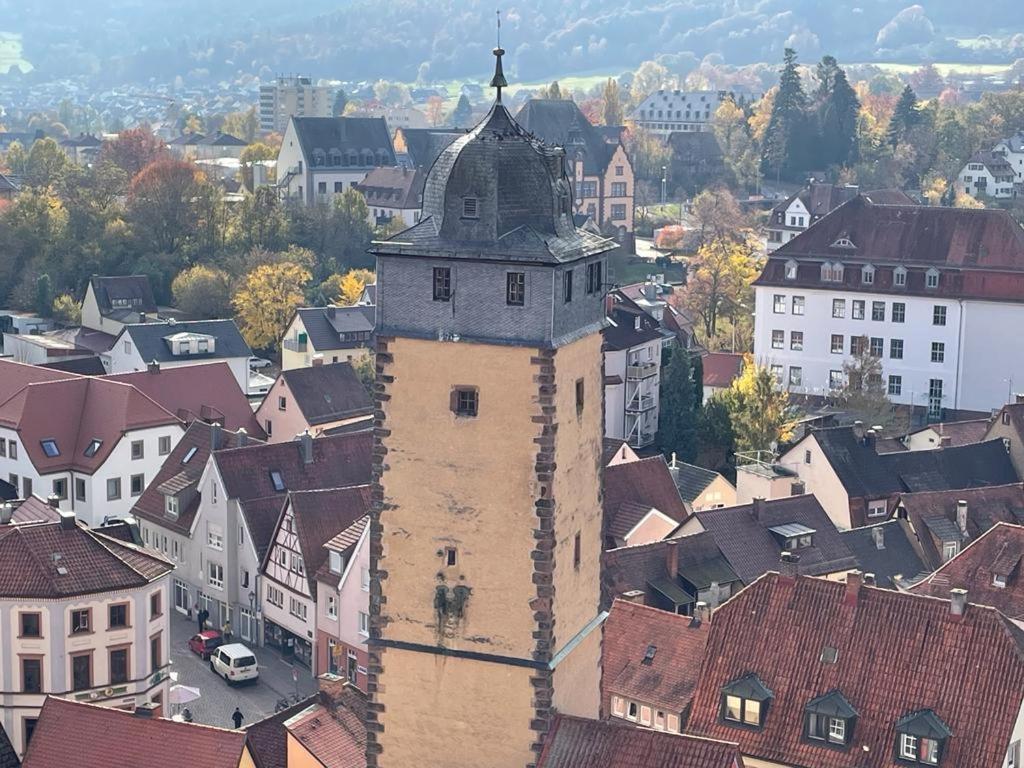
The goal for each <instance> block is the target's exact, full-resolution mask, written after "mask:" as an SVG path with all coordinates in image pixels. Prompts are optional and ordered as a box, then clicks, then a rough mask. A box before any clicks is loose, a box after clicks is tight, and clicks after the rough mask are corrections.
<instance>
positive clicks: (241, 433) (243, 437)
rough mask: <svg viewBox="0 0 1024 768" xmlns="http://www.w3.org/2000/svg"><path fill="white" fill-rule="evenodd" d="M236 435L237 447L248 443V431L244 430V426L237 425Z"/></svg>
mask: <svg viewBox="0 0 1024 768" xmlns="http://www.w3.org/2000/svg"><path fill="white" fill-rule="evenodd" d="M237 435H238V447H239V448H241V447H242V446H243V445H248V444H249V433H248V432H246V431H245V427H239V428H238V432H237Z"/></svg>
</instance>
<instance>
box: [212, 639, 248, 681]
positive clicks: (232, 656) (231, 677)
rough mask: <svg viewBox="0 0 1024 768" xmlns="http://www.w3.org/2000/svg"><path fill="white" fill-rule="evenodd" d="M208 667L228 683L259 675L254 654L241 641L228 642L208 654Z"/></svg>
mask: <svg viewBox="0 0 1024 768" xmlns="http://www.w3.org/2000/svg"><path fill="white" fill-rule="evenodd" d="M210 669H211V670H213V671H214V672H215V673H216V674H218V675H220V676H221V677H223V678H224V680H225V681H227V684H228V685H234V684H235V683H241V682H244V681H246V680H255V679H256V678H258V677H259V676H260V670H259V667H258V666H257V664H256V655H255V654H254V653H253V652H252V651H250V650H249V649H248V648H246V647H245V646H244V645H242V644H241V643H228V644H227V645H222V646H220V647H219V648H217V649H216V650H215V651H214V652H213V654H212V655H211V656H210Z"/></svg>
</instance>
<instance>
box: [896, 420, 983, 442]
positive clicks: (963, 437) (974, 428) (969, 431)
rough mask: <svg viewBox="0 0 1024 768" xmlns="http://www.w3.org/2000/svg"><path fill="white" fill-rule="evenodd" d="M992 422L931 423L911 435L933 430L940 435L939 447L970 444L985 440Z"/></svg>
mask: <svg viewBox="0 0 1024 768" xmlns="http://www.w3.org/2000/svg"><path fill="white" fill-rule="evenodd" d="M991 423H992V420H991V419H967V420H965V421H946V422H940V423H938V424H929V425H928V426H926V427H922V428H921V429H919V430H917V431H916V432H911V436H913V435H916V434H920V433H923V432H929V431H931V432H935V433H936V435H938V439H937V440H936V443H935V446H936V447H939V446H940V445H942V446H947V447H952V446H956V445H968V444H970V443H980V442H981V441H982V440H984V439H985V433H986V432H988V428H989V425H990V424H991Z"/></svg>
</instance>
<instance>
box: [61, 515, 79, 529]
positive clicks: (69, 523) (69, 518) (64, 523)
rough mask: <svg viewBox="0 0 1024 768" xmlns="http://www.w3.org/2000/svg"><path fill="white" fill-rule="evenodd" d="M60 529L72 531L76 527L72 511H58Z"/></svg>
mask: <svg viewBox="0 0 1024 768" xmlns="http://www.w3.org/2000/svg"><path fill="white" fill-rule="evenodd" d="M58 514H60V529H61V530H62V531H73V530H75V528H76V527H77V524H76V523H75V513H74V512H60V513H58Z"/></svg>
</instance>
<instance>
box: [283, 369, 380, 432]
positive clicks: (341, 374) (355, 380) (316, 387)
mask: <svg viewBox="0 0 1024 768" xmlns="http://www.w3.org/2000/svg"><path fill="white" fill-rule="evenodd" d="M281 377H282V378H283V379H284V381H285V384H287V386H288V389H289V390H290V391H291V395H292V399H293V400H294V401H295V404H296V405H298V406H299V410H301V411H302V415H303V416H304V417H305V418H306V422H307V423H308V424H309V425H310V426H312V425H315V424H324V423H327V422H330V421H338V420H339V419H344V418H348V417H351V416H358V415H360V414H368V413H372V412H373V401H372V400H371V399H370V395H369V393H368V392H367V391H366V387H364V386H363V383H362V382H361V381H360V380H359V377H358V376H357V375H356V372H355V371H354V370H353V369H352V366H351V365H349V364H348V363H334V364H332V365H314V366H312V367H310V368H294V369H292V370H289V371H282V372H281Z"/></svg>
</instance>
